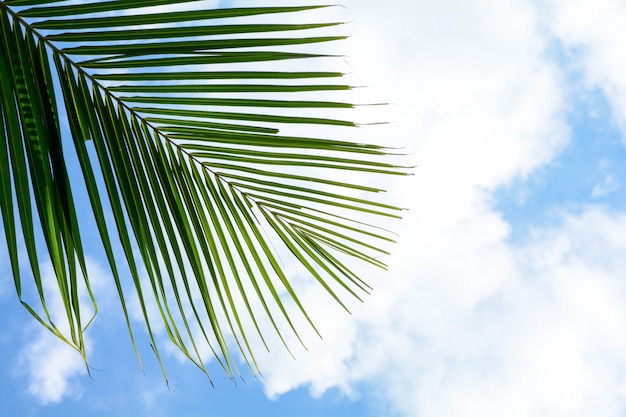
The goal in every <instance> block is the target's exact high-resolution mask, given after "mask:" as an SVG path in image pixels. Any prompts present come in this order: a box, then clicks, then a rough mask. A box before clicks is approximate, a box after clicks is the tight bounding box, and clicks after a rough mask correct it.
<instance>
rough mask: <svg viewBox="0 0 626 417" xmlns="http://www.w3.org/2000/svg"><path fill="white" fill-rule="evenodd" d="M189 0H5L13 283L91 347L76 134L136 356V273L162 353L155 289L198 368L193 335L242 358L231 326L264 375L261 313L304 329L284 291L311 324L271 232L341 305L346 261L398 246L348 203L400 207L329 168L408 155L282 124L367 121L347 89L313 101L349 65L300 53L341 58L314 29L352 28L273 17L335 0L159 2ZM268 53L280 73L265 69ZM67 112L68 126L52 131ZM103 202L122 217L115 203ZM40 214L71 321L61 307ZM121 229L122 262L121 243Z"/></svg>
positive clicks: (4, 107)
mask: <svg viewBox="0 0 626 417" xmlns="http://www.w3.org/2000/svg"><path fill="white" fill-rule="evenodd" d="M190 2H195V3H201V0H177V1H172V0H167V1H160V0H149V1H147V0H145V1H144V0H108V1H99V2H88V3H86V4H78V5H76V4H67V2H64V1H51V0H39V1H36V0H5V1H1V2H0V36H1V39H2V41H1V42H0V89H1V94H2V99H1V100H0V184H1V185H2V187H1V189H0V211H1V213H2V219H3V225H4V234H5V237H6V240H7V248H8V252H9V258H10V260H11V266H12V270H13V276H14V280H15V286H16V290H17V294H18V297H19V298H20V300H21V301H22V303H23V304H24V306H25V307H26V309H28V311H29V312H30V313H31V314H32V315H33V316H34V317H35V318H36V319H37V320H38V321H39V322H40V323H41V324H42V325H44V326H45V327H46V328H48V329H49V330H50V331H51V332H53V333H54V334H55V335H56V336H58V337H59V338H61V339H62V340H64V341H65V342H67V343H68V344H69V345H70V346H72V347H73V348H75V349H76V350H78V351H79V352H80V353H81V355H82V356H83V358H85V361H86V360H87V358H86V353H85V344H84V340H83V333H84V331H85V330H86V328H87V327H88V326H89V324H90V323H91V320H93V317H89V319H88V320H85V318H84V317H81V304H80V301H79V299H80V296H81V294H80V291H79V286H80V285H79V281H80V280H83V281H84V285H85V287H86V289H87V294H88V295H89V299H90V300H91V301H92V304H93V308H94V310H95V311H96V312H97V307H96V303H95V299H94V296H93V294H92V292H91V289H90V284H89V277H88V274H87V272H88V271H87V267H86V260H85V251H84V247H83V243H82V242H81V232H80V231H81V225H80V224H79V222H78V220H77V219H78V216H77V213H76V207H75V202H74V198H73V189H72V186H71V185H70V181H69V175H70V173H69V172H68V168H67V166H66V158H68V157H69V156H68V155H69V154H70V153H68V151H67V150H66V149H65V148H66V147H68V146H69V147H71V151H72V152H73V153H75V154H76V155H77V158H78V162H79V164H80V167H81V170H82V175H83V179H84V184H85V188H86V191H87V194H88V196H89V199H90V203H91V208H92V211H93V216H94V219H95V222H96V225H97V227H98V230H99V234H100V237H101V239H102V244H103V248H104V251H105V253H106V256H107V258H108V261H109V264H110V266H111V271H112V276H113V279H114V281H115V285H116V288H117V292H118V295H119V298H120V301H121V305H122V309H123V312H124V316H125V318H126V322H127V326H128V330H129V333H130V337H131V341H132V344H133V346H134V348H135V351H136V352H137V357H138V358H139V353H138V350H137V344H136V342H135V337H134V335H133V330H132V326H131V320H130V317H129V313H128V311H127V299H128V297H129V294H128V293H127V290H126V289H125V288H126V286H127V284H128V281H129V280H130V282H132V286H133V287H134V289H135V293H136V295H135V296H136V297H137V299H138V301H139V305H140V307H141V310H142V314H143V317H144V322H145V326H146V329H147V331H148V334H149V338H150V343H151V345H152V346H153V348H154V351H155V353H156V355H157V357H158V358H159V363H160V364H161V367H162V368H163V364H162V361H161V356H160V353H159V350H158V345H157V343H156V338H155V333H154V330H153V327H154V326H155V323H154V322H153V319H152V318H151V317H150V314H149V312H148V304H154V305H156V308H157V311H158V314H159V316H160V318H161V322H160V324H159V325H162V326H163V327H164V329H165V331H166V333H167V335H168V336H169V338H170V340H171V341H172V343H174V344H175V345H176V346H177V347H178V348H179V349H180V350H181V352H183V353H184V354H185V355H186V356H187V357H188V358H189V359H190V360H191V361H192V362H193V363H195V364H196V365H197V366H198V367H199V368H200V369H202V370H203V371H204V372H205V373H206V368H205V365H204V363H205V360H204V358H202V357H201V355H200V353H199V352H200V350H201V349H199V347H198V346H199V345H198V343H200V340H198V337H197V334H200V339H202V343H208V344H209V345H210V346H211V349H212V351H213V353H214V355H215V357H216V358H217V360H218V361H219V363H220V364H221V366H222V367H223V368H224V370H225V371H226V372H227V373H228V374H229V375H231V376H234V375H235V374H237V373H238V372H239V371H238V369H237V361H236V360H235V359H234V356H233V353H232V351H231V347H230V345H231V344H232V343H234V344H235V345H236V346H237V350H238V351H239V353H240V354H241V355H242V356H243V358H244V361H245V362H246V364H247V365H248V366H249V367H250V369H251V370H252V372H253V373H256V372H259V370H258V367H257V364H256V361H255V359H254V353H253V348H252V346H253V342H252V341H251V339H250V338H251V335H250V333H251V332H252V333H255V334H256V335H257V337H258V338H259V339H260V340H261V341H262V342H263V343H264V344H265V338H264V335H263V332H262V331H261V328H262V325H261V324H260V322H259V320H260V319H261V317H265V319H267V320H268V321H269V323H271V326H272V327H273V328H274V329H275V331H276V332H277V333H278V335H279V337H280V338H281V340H283V342H284V340H285V339H284V336H283V332H284V328H285V324H286V326H287V328H289V329H290V331H293V332H296V334H297V330H296V326H295V325H294V324H293V323H294V320H293V319H292V317H291V316H290V314H288V307H287V305H286V299H285V296H284V295H283V294H287V298H289V299H290V300H291V302H293V303H294V304H295V306H297V308H298V309H299V310H300V312H301V314H302V315H303V316H304V317H305V318H306V320H307V321H309V323H310V324H311V325H312V326H313V323H312V321H311V320H310V318H309V316H308V315H307V313H306V311H305V308H304V306H303V305H302V303H301V302H300V301H299V299H298V296H297V294H296V292H295V290H294V288H293V287H292V284H291V283H290V279H289V277H288V276H287V272H286V271H285V268H284V267H283V266H282V263H281V262H280V260H279V258H278V252H277V250H278V251H279V252H280V249H275V245H276V242H282V245H283V246H284V249H285V250H286V251H288V252H290V253H291V254H292V255H293V256H294V257H295V258H296V259H297V260H298V261H299V262H300V263H301V265H302V266H303V267H304V269H305V270H307V271H308V272H309V273H310V274H311V276H312V277H314V278H315V279H316V280H318V281H319V283H320V285H322V286H323V287H324V288H326V290H327V291H328V292H329V293H330V294H331V296H332V297H334V298H335V299H336V300H337V301H338V302H339V303H341V304H342V305H343V301H342V297H343V296H342V295H341V292H342V291H343V292H346V293H349V294H352V295H354V296H355V297H357V298H359V297H360V295H359V294H360V293H363V292H368V291H369V290H370V287H369V286H368V285H367V283H366V282H365V281H364V280H362V279H361V278H359V277H358V276H357V275H356V274H355V273H354V272H352V269H351V268H350V265H351V264H350V261H349V259H355V260H357V261H360V262H363V263H368V264H371V265H374V266H376V267H381V268H384V267H385V265H384V263H383V262H381V261H380V260H379V259H378V257H379V256H380V255H381V254H386V253H387V252H386V251H385V250H384V249H380V245H382V244H385V243H388V242H392V241H393V238H392V236H390V234H389V233H388V232H386V231H384V230H382V229H379V228H376V227H374V226H370V225H369V224H366V223H363V222H361V221H359V220H356V219H358V218H360V217H369V216H388V217H398V214H399V209H397V208H395V207H393V206H390V205H387V204H384V203H381V202H378V201H376V200H373V199H367V198H363V197H362V196H361V194H363V193H366V192H367V193H378V192H380V191H382V190H380V189H378V188H375V187H370V186H365V185H360V184H353V183H351V182H349V181H347V180H341V179H338V178H341V177H337V175H338V174H339V175H341V173H342V172H361V173H368V174H374V175H387V174H390V175H403V174H404V173H405V170H404V169H403V168H400V167H397V166H395V165H393V164H390V163H388V162H386V161H385V160H384V157H385V156H386V155H387V150H386V149H385V148H383V147H381V146H378V145H374V144H364V143H356V142H353V141H347V140H338V139H329V138H320V137H315V136H314V135H313V134H311V135H307V136H306V137H304V136H297V135H296V136H294V135H285V134H281V133H280V131H281V129H283V128H285V127H288V126H292V125H303V126H307V125H308V126H310V128H308V129H307V131H311V132H314V131H315V127H316V126H318V127H324V126H328V127H337V128H340V127H354V126H356V124H355V123H354V122H352V121H350V120H349V119H342V118H338V117H337V116H334V115H335V114H337V113H338V112H340V111H341V110H342V109H351V108H353V107H354V105H353V104H352V103H350V102H344V101H336V100H329V99H319V98H317V97H319V96H322V97H324V95H325V94H332V97H335V96H336V95H337V94H339V92H342V91H346V90H350V89H351V86H349V85H345V84H342V83H341V82H340V80H341V77H342V75H343V74H342V73H340V72H337V71H317V70H311V69H310V67H309V65H308V64H307V63H308V62H310V60H311V59H314V58H320V57H329V56H330V55H327V54H323V53H319V52H311V51H310V50H309V49H310V48H309V49H307V47H306V45H317V44H320V43H324V42H330V41H337V40H342V39H344V38H345V36H344V35H341V34H340V35H335V34H332V33H331V34H326V33H323V34H322V35H311V32H314V33H319V31H322V32H326V31H328V32H333V31H334V30H336V29H337V28H339V27H340V24H341V23H340V22H319V23H302V24H298V23H295V24H294V23H290V24H284V23H267V22H271V21H272V20H280V16H281V15H285V14H289V15H291V14H294V15H295V14H303V17H304V16H306V14H307V12H312V11H313V10H315V9H320V8H325V7H329V6H297V7H252V8H225V9H210V10H203V9H200V10H193V11H178V12H168V13H164V12H158V11H155V9H154V8H152V6H158V5H172V4H177V3H190ZM149 6H150V8H148V7H149ZM274 16H276V17H274ZM250 17H255V18H262V19H263V20H264V23H254V22H252V23H250V22H251V21H250V20H246V19H247V18H250ZM225 19H227V20H225ZM183 23H184V24H183ZM294 48H295V50H294ZM273 62H274V63H278V64H279V65H278V68H281V67H286V68H288V69H289V70H281V69H278V70H276V69H272V66H266V65H269V64H271V63H273ZM274 67H276V65H274ZM212 68H214V69H212ZM294 68H295V69H294ZM61 103H62V104H63V105H62V106H61ZM62 109H65V110H64V111H62ZM238 109H243V110H238ZM325 112H326V113H325ZM63 120H67V123H68V125H69V131H70V132H69V135H68V138H63V137H62V134H61V128H60V126H61V121H63ZM90 154H95V155H96V158H92V157H90ZM96 159H97V160H96ZM332 176H334V178H333V177H332ZM74 191H75V190H74ZM101 199H105V202H106V204H104V203H102V202H101ZM109 206H110V216H111V217H112V218H113V222H108V221H107V220H106V219H107V209H105V207H109ZM33 213H36V214H33ZM37 220H38V221H39V226H37V225H36V223H37ZM39 229H40V231H41V234H42V235H43V239H44V241H45V244H46V249H47V252H48V256H49V259H50V262H51V264H52V266H53V269H54V273H55V277H56V282H57V284H58V295H60V296H61V299H62V301H63V305H64V309H65V312H66V315H67V322H68V324H69V331H67V332H65V331H62V330H60V329H59V328H58V327H57V326H56V325H55V324H54V322H53V320H52V318H51V317H50V312H49V307H48V299H47V297H48V294H46V292H45V291H44V288H43V284H42V273H41V271H40V266H39V264H40V262H41V261H42V259H44V258H42V255H41V253H40V250H38V245H37V235H38V230H39ZM20 234H21V236H19V235H20ZM19 242H23V243H24V247H25V249H26V252H27V254H28V259H29V263H30V272H29V273H28V274H25V273H24V271H23V270H22V268H21V265H20V262H19V259H18V251H19V245H20V243H19ZM116 245H120V246H121V250H122V251H123V253H124V255H125V258H126V260H125V261H126V266H125V268H126V267H127V268H128V270H129V271H130V277H129V278H127V277H126V276H124V275H125V274H123V273H122V272H121V270H120V264H119V262H120V260H119V259H116V258H115V255H114V247H115V246H116ZM143 270H145V274H146V275H147V279H146V280H144V279H143V278H142V271H143ZM31 275H32V279H33V283H34V286H35V288H36V290H37V294H38V296H39V300H38V304H39V306H38V307H36V306H33V305H31V304H30V303H28V302H26V301H24V299H25V297H24V296H23V290H22V287H23V280H24V279H25V277H26V276H31ZM144 281H145V282H144ZM146 282H147V285H146ZM257 305H258V306H260V307H256V306H257ZM259 309H260V310H262V311H257V310H259ZM246 323H251V325H247V324H246ZM281 323H282V324H281ZM196 329H197V331H196ZM285 345H286V344H285ZM266 347H267V344H266ZM163 372H164V374H165V370H164V368H163ZM166 378H167V377H166Z"/></svg>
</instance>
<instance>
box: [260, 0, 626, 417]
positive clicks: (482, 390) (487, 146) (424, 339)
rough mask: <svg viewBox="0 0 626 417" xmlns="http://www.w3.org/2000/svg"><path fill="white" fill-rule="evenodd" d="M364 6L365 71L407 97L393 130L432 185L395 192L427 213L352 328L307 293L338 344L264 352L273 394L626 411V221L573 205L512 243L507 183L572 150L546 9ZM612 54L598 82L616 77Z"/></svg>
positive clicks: (426, 406)
mask: <svg viewBox="0 0 626 417" xmlns="http://www.w3.org/2000/svg"><path fill="white" fill-rule="evenodd" d="M556 3H557V2H555V4H556ZM575 3H577V4H578V5H580V4H582V3H583V2H575ZM614 3H615V2H613V3H612V2H610V1H608V2H606V4H603V5H602V7H600V9H602V10H606V9H608V5H611V4H614ZM568 4H569V3H568ZM563 5H564V6H563V8H566V7H565V3H563ZM348 6H349V7H350V9H351V11H352V12H353V13H354V14H355V15H356V19H357V21H358V22H359V25H358V26H357V28H356V30H355V36H354V38H353V42H354V47H355V48H356V49H354V48H353V50H355V51H356V52H355V54H354V56H352V57H351V60H352V63H353V65H354V66H355V69H356V71H358V72H362V73H364V78H369V81H368V83H369V84H375V85H378V86H380V87H381V89H383V90H385V91H387V92H391V94H392V98H391V99H392V101H394V102H396V103H398V104H399V106H398V108H399V110H398V114H396V117H397V120H398V122H397V123H396V124H395V125H393V126H391V127H385V128H384V129H387V130H385V132H386V133H385V136H384V137H385V138H391V137H396V138H404V140H405V141H411V142H412V146H411V148H412V149H411V150H412V151H414V152H415V154H414V158H415V159H416V160H417V165H418V168H417V170H416V177H415V178H413V179H412V180H411V181H407V182H404V183H402V184H400V185H398V186H397V189H396V190H395V194H396V195H404V197H403V199H404V201H406V202H408V203H406V205H408V206H409V207H411V212H410V213H409V215H408V216H407V218H406V219H405V221H404V222H403V224H402V238H401V241H400V245H399V247H398V248H396V250H395V252H396V253H395V255H394V258H392V267H391V270H390V272H389V273H388V274H384V275H382V274H381V276H380V278H378V279H377V280H376V281H375V287H376V290H375V292H374V294H373V295H372V297H370V298H368V299H367V302H366V304H365V305H355V306H354V307H353V312H354V315H353V316H352V317H349V316H347V315H345V314H344V313H342V312H341V311H340V310H339V309H338V308H334V307H333V306H332V305H329V306H327V304H329V302H328V301H327V300H326V299H325V298H324V297H323V295H321V294H320V293H319V291H316V289H315V288H314V287H313V286H311V287H306V286H304V288H303V289H302V291H303V292H304V294H305V295H304V297H303V298H304V301H305V303H306V304H307V305H315V306H316V308H315V309H314V315H315V318H314V320H315V321H316V323H318V324H319V327H320V328H321V329H323V333H324V335H325V340H324V341H322V342H318V341H316V340H315V339H314V338H313V337H310V338H309V340H310V343H309V345H308V347H309V351H308V352H306V353H300V352H299V353H298V354H297V355H296V356H297V357H298V361H297V362H295V363H294V362H293V360H292V359H290V358H289V357H288V356H287V355H284V356H281V355H280V354H277V353H273V354H272V355H269V356H267V357H265V358H263V359H262V361H263V364H262V368H263V369H264V370H265V389H266V392H267V394H268V395H269V396H272V397H275V396H279V395H280V394H282V393H284V392H287V391H289V390H292V389H295V388H297V387H302V386H308V387H309V389H310V390H311V392H312V394H313V395H320V394H322V393H324V392H325V391H327V390H329V389H333V388H337V389H339V390H340V391H341V392H343V393H345V394H346V395H351V396H358V395H363V396H367V397H369V398H370V399H371V400H372V401H371V402H372V404H378V406H381V407H383V408H384V410H381V414H384V413H385V412H388V413H400V415H406V416H418V415H419V416H423V417H430V416H433V417H434V416H437V417H442V416H443V417H445V416H459V415H464V416H481V417H485V416H501V415H511V416H544V415H563V416H586V415H590V414H594V415H602V416H617V415H620V413H622V411H623V410H624V408H625V406H626V404H625V400H626V395H625V389H626V378H625V377H624V372H623V370H624V366H625V365H626V354H625V353H624V352H626V350H625V349H624V348H625V347H626V346H625V343H626V338H625V337H624V333H623V330H622V327H623V326H622V324H623V323H624V320H625V319H626V309H625V308H624V307H623V303H622V302H621V301H622V300H624V297H626V293H625V290H626V288H624V284H623V282H622V280H621V277H623V276H624V274H625V273H626V262H624V261H623V259H624V257H623V253H624V251H625V250H626V240H625V239H624V238H623V233H622V231H623V230H624V228H625V227H626V217H624V216H623V215H620V214H617V213H612V212H607V211H603V210H600V209H597V208H593V207H589V208H586V209H585V210H583V211H582V213H581V214H579V215H571V214H567V213H565V212H563V213H560V214H558V215H557V216H555V217H556V218H558V219H559V221H558V224H557V225H555V226H553V227H552V228H549V229H544V230H538V231H536V232H535V233H534V234H532V235H531V237H530V238H528V240H527V241H525V242H522V243H519V242H518V243H512V242H511V241H510V240H509V233H510V228H511V225H509V224H507V223H506V222H505V221H503V219H502V218H501V216H500V215H499V214H498V213H497V212H495V211H494V209H493V208H492V191H493V190H495V189H496V188H497V187H499V186H502V185H505V184H507V183H508V182H509V181H511V180H512V179H514V178H519V177H522V178H523V177H524V176H525V175H527V174H528V173H530V172H533V170H536V169H538V168H539V167H541V166H544V165H545V164H546V163H548V162H550V161H551V160H552V159H553V158H554V157H555V155H557V154H558V152H559V151H560V150H561V149H562V148H563V147H564V146H565V145H566V144H567V141H568V128H567V126H566V124H565V122H564V121H565V117H564V116H565V115H564V111H565V109H566V105H565V104H564V103H565V100H564V94H565V92H564V91H565V90H566V89H565V88H564V85H563V84H562V80H561V74H560V72H559V70H558V68H555V67H554V64H553V63H552V62H551V61H550V57H549V54H548V53H547V52H546V51H547V46H548V44H549V39H548V38H547V37H546V35H545V33H546V32H545V26H544V24H545V21H543V20H542V19H541V18H540V17H539V16H540V15H541V13H539V12H538V10H536V9H535V6H533V4H532V2H498V3H497V4H494V3H493V2H486V1H479V0H475V1H468V2H458V1H442V2H430V1H417V2H404V1H391V2H387V3H386V4H385V6H384V7H382V6H381V5H380V3H375V2H369V1H360V2H358V3H354V2H348ZM614 6H615V7H617V5H616V4H614ZM568 7H569V6H568ZM574 8H575V7H574ZM557 9H558V7H557V6H555V9H554V10H557ZM559 10H560V9H559ZM557 12H558V10H557ZM616 16H618V15H616ZM555 19H556V18H555ZM559 19H560V17H559V18H558V19H556V20H557V21H560V20H559ZM614 19H615V20H616V21H617V20H619V19H618V17H615V18H614ZM602 24H604V23H602ZM602 24H599V23H598V24H595V25H594V26H590V28H591V27H597V26H602ZM572 26H573V27H576V25H575V24H572ZM559 30H564V29H559ZM573 31H574V32H575V30H573ZM590 32H591V30H589V33H590ZM601 32H602V31H601ZM607 33H610V32H609V31H608V30H607ZM612 33H615V31H613V32H612ZM617 33H619V32H617ZM611 41H612V40H611ZM598 42H599V44H601V43H602V42H603V40H602V39H600V40H598ZM614 43H616V42H614ZM607 48H608V47H607ZM599 49H600V50H604V49H603V48H599ZM598 53H599V52H598ZM606 53H607V57H605V58H604V62H603V63H598V69H596V73H603V72H602V71H605V72H604V73H603V74H608V73H610V72H611V71H613V70H611V71H609V70H608V68H613V67H612V66H611V65H612V62H613V61H612V57H613V56H612V55H611V54H610V53H609V52H606ZM609 55H611V56H609ZM592 56H596V55H592ZM618 68H619V67H618ZM589 71H590V74H594V73H593V72H592V71H591V70H589ZM622 72H623V71H622ZM617 75H618V74H617V72H616V73H615V74H614V75H613V80H616V79H617V78H616V77H617ZM606 77H607V78H608V76H606ZM615 84H616V85H617V81H615ZM625 85H626V84H625ZM616 91H617V90H616ZM620 94H621V93H620ZM618 96H619V94H617V95H615V97H618ZM614 100H616V99H614ZM614 103H615V105H616V109H617V111H619V112H621V110H619V109H620V107H619V105H618V101H614ZM625 108H626V107H625Z"/></svg>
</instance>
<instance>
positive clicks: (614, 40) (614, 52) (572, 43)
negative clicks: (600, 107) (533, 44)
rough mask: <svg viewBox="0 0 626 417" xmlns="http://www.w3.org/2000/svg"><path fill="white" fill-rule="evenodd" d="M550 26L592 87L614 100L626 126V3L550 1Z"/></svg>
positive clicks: (615, 110)
mask: <svg viewBox="0 0 626 417" xmlns="http://www.w3.org/2000/svg"><path fill="white" fill-rule="evenodd" d="M546 4H547V5H548V6H549V7H547V10H548V13H546V25H547V26H548V27H549V28H550V31H551V32H552V33H553V35H554V36H555V37H556V38H557V39H558V40H559V41H560V42H561V43H562V44H563V46H564V47H565V48H566V51H567V52H568V53H569V54H570V55H571V56H570V58H573V59H575V62H576V64H577V65H578V66H579V67H580V70H581V72H582V74H583V76H584V78H585V81H586V82H587V83H588V86H589V87H593V88H599V89H601V90H602V92H603V93H604V94H605V95H606V97H607V98H608V100H609V101H610V103H611V108H612V111H613V115H614V117H615V120H616V121H617V122H618V123H619V124H620V126H621V128H622V131H625V129H626V50H625V49H624V45H623V42H622V38H621V37H620V36H618V35H616V34H619V33H621V32H622V30H623V22H624V19H626V5H625V4H624V3H623V2H621V1H619V0H604V1H600V2H598V1H589V0H574V1H562V0H549V1H547V2H546Z"/></svg>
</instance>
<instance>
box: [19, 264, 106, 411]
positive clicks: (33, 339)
mask: <svg viewBox="0 0 626 417" xmlns="http://www.w3.org/2000/svg"><path fill="white" fill-rule="evenodd" d="M87 270H88V272H89V278H90V284H91V287H92V289H93V290H94V292H95V293H96V294H97V295H98V300H101V301H102V300H104V301H105V302H106V300H107V299H108V298H109V296H110V294H109V292H110V290H111V289H110V288H109V286H108V285H107V284H106V283H107V282H108V278H107V277H106V274H107V273H106V272H104V271H103V270H102V269H101V268H100V266H99V265H98V263H97V262H95V261H93V260H91V259H89V258H88V259H87ZM42 279H43V285H44V291H45V293H46V294H47V302H48V308H49V311H50V315H51V317H52V320H53V322H54V323H55V324H56V325H57V327H58V328H59V329H60V330H61V331H62V332H63V333H64V334H66V335H67V334H69V332H68V328H69V325H68V323H67V318H66V316H65V310H64V308H63V305H62V302H61V300H60V298H59V297H58V295H57V293H58V287H56V279H55V277H54V272H53V270H52V266H51V265H50V264H49V263H48V264H44V265H43V266H42ZM55 288H56V289H55ZM79 291H82V293H81V294H82V296H81V311H82V317H83V319H88V318H89V312H90V311H91V302H90V301H89V299H88V297H87V296H86V294H85V292H84V288H82V289H81V290H79ZM83 324H86V323H83ZM25 332H26V337H25V339H26V340H27V342H26V344H25V346H24V347H23V348H22V351H21V352H20V358H19V361H18V364H17V369H16V372H17V374H19V375H24V376H25V377H26V378H27V381H28V388H27V392H28V393H29V394H31V395H32V396H33V397H35V399H36V400H37V402H39V403H40V404H44V405H45V404H51V403H58V402H60V401H62V400H63V399H65V398H73V399H77V398H79V397H80V396H81V395H82V388H81V385H82V382H84V381H85V380H86V376H87V368H86V366H85V363H84V361H83V359H82V358H81V357H80V355H79V354H78V352H76V351H75V350H73V349H71V348H70V347H69V346H68V345H66V344H65V343H63V342H62V341H60V340H59V339H57V338H56V337H55V336H54V335H52V334H51V333H50V332H49V331H47V330H46V329H44V328H43V327H42V326H41V325H40V324H39V323H37V322H34V321H33V323H32V324H31V325H29V326H28V327H27V328H26V329H25ZM85 344H86V345H87V351H88V353H89V351H91V350H92V349H93V346H92V341H91V338H89V337H88V334H85Z"/></svg>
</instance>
